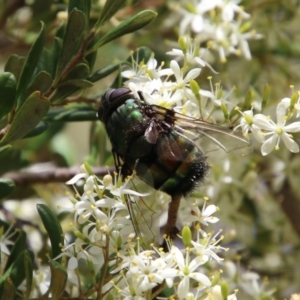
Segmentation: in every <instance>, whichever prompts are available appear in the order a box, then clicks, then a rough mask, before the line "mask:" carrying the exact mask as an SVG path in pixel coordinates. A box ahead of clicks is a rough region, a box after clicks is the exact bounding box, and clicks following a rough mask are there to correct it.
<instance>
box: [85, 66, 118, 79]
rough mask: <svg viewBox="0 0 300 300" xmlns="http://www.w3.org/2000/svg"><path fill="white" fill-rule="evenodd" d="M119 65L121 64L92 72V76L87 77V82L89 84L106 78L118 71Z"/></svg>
mask: <svg viewBox="0 0 300 300" xmlns="http://www.w3.org/2000/svg"><path fill="white" fill-rule="evenodd" d="M121 64H122V63H116V64H112V65H109V66H108V67H105V68H102V69H100V70H98V71H96V72H94V73H93V74H91V75H90V76H89V77H88V80H89V81H91V82H95V81H98V80H100V79H102V78H104V77H106V76H108V75H109V74H111V73H113V72H115V71H117V70H118V69H120V66H121Z"/></svg>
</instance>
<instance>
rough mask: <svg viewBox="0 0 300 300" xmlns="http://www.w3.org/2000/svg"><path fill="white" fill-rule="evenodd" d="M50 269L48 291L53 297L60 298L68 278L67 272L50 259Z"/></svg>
mask: <svg viewBox="0 0 300 300" xmlns="http://www.w3.org/2000/svg"><path fill="white" fill-rule="evenodd" d="M50 270H51V284H50V291H51V293H52V298H53V299H60V297H61V295H62V294H63V292H64V290H65V286H66V283H67V279H68V273H67V271H66V269H65V268H64V267H63V266H62V265H61V264H59V263H58V262H57V261H54V260H52V261H50Z"/></svg>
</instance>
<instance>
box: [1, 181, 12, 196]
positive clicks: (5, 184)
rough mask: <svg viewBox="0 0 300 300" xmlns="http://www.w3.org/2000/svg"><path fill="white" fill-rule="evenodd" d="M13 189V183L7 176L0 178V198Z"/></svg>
mask: <svg viewBox="0 0 300 300" xmlns="http://www.w3.org/2000/svg"><path fill="white" fill-rule="evenodd" d="M14 189H15V183H14V182H13V181H12V180H11V179H8V178H0V199H3V198H5V197H7V196H8V195H10V194H11V193H12V192H13V191H14Z"/></svg>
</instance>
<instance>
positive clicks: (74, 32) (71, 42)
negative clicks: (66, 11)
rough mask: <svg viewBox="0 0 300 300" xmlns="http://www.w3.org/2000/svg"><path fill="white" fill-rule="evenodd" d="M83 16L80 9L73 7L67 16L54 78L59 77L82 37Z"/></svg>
mask: <svg viewBox="0 0 300 300" xmlns="http://www.w3.org/2000/svg"><path fill="white" fill-rule="evenodd" d="M84 26H85V18H84V15H83V13H82V12H81V11H79V10H78V9H76V8H74V9H73V10H72V12H71V14H70V16H69V19H68V24H67V28H66V32H65V36H64V39H63V45H62V49H61V54H60V58H59V63H58V66H57V70H56V80H58V79H59V78H60V74H61V72H62V71H63V70H64V68H65V67H66V66H67V65H68V63H69V62H70V60H71V59H72V57H73V56H74V54H75V53H77V51H78V49H79V47H80V46H81V44H82V41H83V38H84Z"/></svg>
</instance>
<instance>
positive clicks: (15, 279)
mask: <svg viewBox="0 0 300 300" xmlns="http://www.w3.org/2000/svg"><path fill="white" fill-rule="evenodd" d="M33 258H34V254H33V252H32V251H28V250H24V251H22V252H21V253H20V254H19V255H18V257H17V258H16V259H15V261H14V262H13V264H12V265H11V267H10V268H9V269H8V270H7V271H6V272H5V273H4V274H3V275H2V276H1V278H0V299H6V298H3V295H4V288H5V282H6V280H10V282H12V284H13V285H14V287H15V289H17V288H18V287H19V285H20V284H21V283H22V282H23V280H24V279H25V277H26V264H28V262H27V260H28V259H29V260H30V261H31V263H33ZM25 262H26V263H25Z"/></svg>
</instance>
